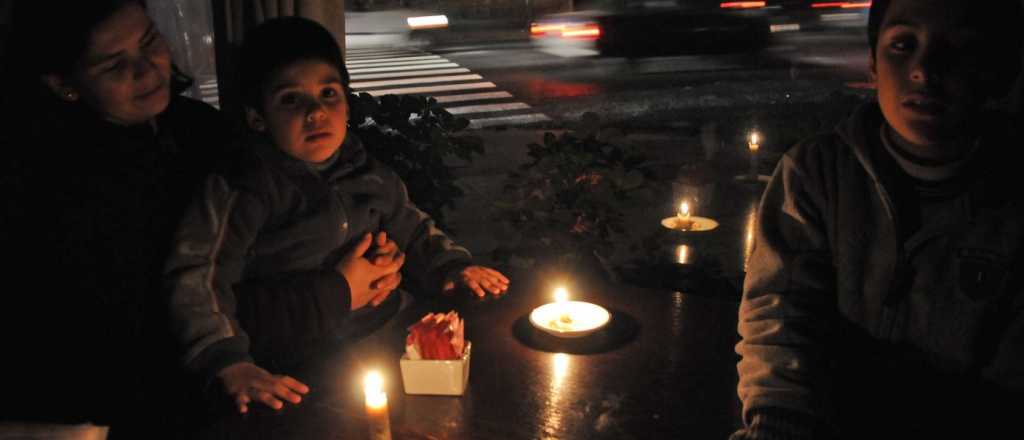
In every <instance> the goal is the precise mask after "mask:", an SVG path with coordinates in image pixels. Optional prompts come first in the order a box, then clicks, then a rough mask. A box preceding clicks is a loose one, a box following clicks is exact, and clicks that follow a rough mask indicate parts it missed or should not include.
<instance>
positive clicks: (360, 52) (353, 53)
mask: <svg viewBox="0 0 1024 440" xmlns="http://www.w3.org/2000/svg"><path fill="white" fill-rule="evenodd" d="M382 53H419V52H417V51H414V50H408V49H386V48H377V49H348V50H346V51H345V57H346V58H350V57H366V56H370V55H377V54H382Z"/></svg>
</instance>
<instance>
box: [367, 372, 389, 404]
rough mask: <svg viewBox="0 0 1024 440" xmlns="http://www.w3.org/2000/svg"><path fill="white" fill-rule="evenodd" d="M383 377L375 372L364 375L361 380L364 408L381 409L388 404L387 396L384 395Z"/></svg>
mask: <svg viewBox="0 0 1024 440" xmlns="http://www.w3.org/2000/svg"><path fill="white" fill-rule="evenodd" d="M383 388H384V377H383V376H381V375H380V373H379V372H377V371H371V372H369V373H366V377H364V378H363V392H364V393H365V394H366V406H368V407H370V408H383V407H384V406H386V405H387V404H388V396H387V394H385V393H384V390H383Z"/></svg>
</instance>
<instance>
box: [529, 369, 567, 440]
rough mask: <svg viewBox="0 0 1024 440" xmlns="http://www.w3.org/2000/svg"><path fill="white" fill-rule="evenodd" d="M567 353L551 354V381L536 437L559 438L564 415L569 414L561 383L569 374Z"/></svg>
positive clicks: (562, 428)
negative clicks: (540, 430) (539, 430)
mask: <svg viewBox="0 0 1024 440" xmlns="http://www.w3.org/2000/svg"><path fill="white" fill-rule="evenodd" d="M569 364H570V360H569V355H568V354H565V353H554V354H552V355H551V382H550V384H549V391H548V399H547V402H546V403H547V405H546V407H545V408H544V415H543V417H542V418H541V420H542V423H541V424H540V425H539V426H540V428H541V429H542V432H540V433H538V436H537V437H538V438H560V437H561V433H562V432H563V431H564V429H565V427H564V426H563V425H564V424H565V422H566V420H565V419H566V416H568V415H570V411H571V409H570V408H569V405H567V404H566V402H568V401H569V400H570V399H569V398H568V396H564V395H563V394H564V390H563V383H564V382H565V379H566V377H567V376H568V375H569Z"/></svg>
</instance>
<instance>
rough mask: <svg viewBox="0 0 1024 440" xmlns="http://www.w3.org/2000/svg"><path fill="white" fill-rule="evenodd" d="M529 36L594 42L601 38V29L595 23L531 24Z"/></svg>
mask: <svg viewBox="0 0 1024 440" xmlns="http://www.w3.org/2000/svg"><path fill="white" fill-rule="evenodd" d="M530 36H532V37H535V38H542V37H547V36H553V37H561V38H568V39H572V40H596V39H598V38H600V37H601V27H600V26H598V24H597V23H553V24H540V23H533V24H531V25H530Z"/></svg>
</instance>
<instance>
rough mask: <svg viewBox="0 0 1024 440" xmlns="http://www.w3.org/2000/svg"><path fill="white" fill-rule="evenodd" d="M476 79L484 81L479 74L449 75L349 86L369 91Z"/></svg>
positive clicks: (359, 83)
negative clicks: (386, 87)
mask: <svg viewBox="0 0 1024 440" xmlns="http://www.w3.org/2000/svg"><path fill="white" fill-rule="evenodd" d="M474 79H484V78H483V77H482V76H480V75H477V74H475V73H474V74H471V75H448V76H428V77H420V78H405V79H389V80H386V81H363V82H354V83H351V84H350V85H349V87H351V88H353V89H367V88H373V87H382V86H404V85H409V84H430V83H440V82H453V81H469V80H474Z"/></svg>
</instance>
